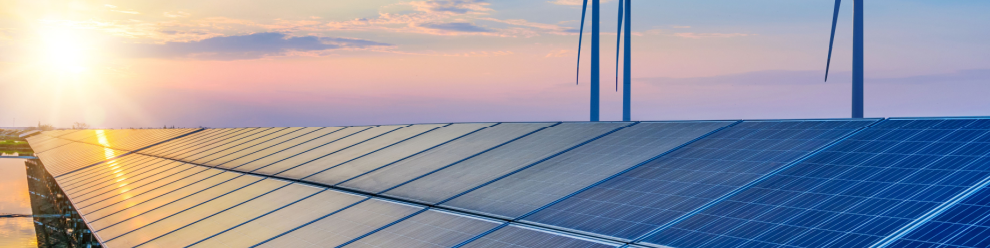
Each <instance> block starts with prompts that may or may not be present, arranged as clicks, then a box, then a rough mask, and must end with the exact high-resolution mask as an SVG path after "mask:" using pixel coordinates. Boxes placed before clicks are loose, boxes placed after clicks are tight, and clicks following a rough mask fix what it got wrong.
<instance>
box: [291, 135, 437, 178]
mask: <svg viewBox="0 0 990 248" xmlns="http://www.w3.org/2000/svg"><path fill="white" fill-rule="evenodd" d="M449 125H450V124H430V125H410V126H407V127H403V128H399V129H396V130H395V131H393V132H389V133H388V134H383V135H380V136H378V137H375V138H374V139H369V140H367V141H364V142H361V144H356V145H353V146H350V147H347V148H345V149H341V150H338V151H336V152H334V153H333V154H328V155H326V156H323V157H321V158H318V159H315V160H313V161H309V162H306V163H305V164H300V165H299V166H296V167H294V168H292V169H289V170H286V171H283V172H279V173H278V174H276V175H279V176H282V177H288V178H299V179H304V180H306V181H310V182H316V183H323V184H332V182H330V183H328V182H322V181H316V180H312V179H311V178H309V177H311V176H313V175H316V174H319V173H321V172H324V171H328V170H330V169H334V168H337V167H339V166H341V165H344V164H346V163H348V162H350V161H353V160H355V159H359V158H362V157H364V156H368V155H371V154H375V153H377V152H378V151H381V150H383V149H386V148H388V147H392V146H393V145H395V144H400V143H402V142H405V141H407V140H410V139H413V138H415V137H419V136H421V135H423V134H426V133H431V132H434V131H436V130H438V129H440V128H442V127H445V126H449Z"/></svg>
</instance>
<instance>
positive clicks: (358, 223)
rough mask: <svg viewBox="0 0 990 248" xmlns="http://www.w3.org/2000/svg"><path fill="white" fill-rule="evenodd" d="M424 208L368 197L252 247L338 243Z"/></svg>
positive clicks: (336, 244)
mask: <svg viewBox="0 0 990 248" xmlns="http://www.w3.org/2000/svg"><path fill="white" fill-rule="evenodd" d="M422 211H425V208H423V207H421V206H413V205H409V204H406V203H401V202H393V201H390V200H385V199H379V198H366V199H365V200H363V201H361V202H360V203H357V204H354V205H351V206H348V207H347V208H345V209H342V210H340V211H337V212H334V213H331V214H329V215H327V216H323V217H321V218H318V219H316V220H313V221H311V222H308V223H306V224H304V225H300V226H299V227H297V228H294V229H292V230H289V231H287V232H285V233H282V234H279V235H277V236H276V237H273V238H270V239H268V240H265V241H262V242H260V243H258V244H256V245H254V246H252V247H338V246H341V245H343V244H346V243H348V242H350V241H352V240H354V239H356V238H359V237H362V236H364V235H366V234H368V233H370V232H373V231H375V230H378V229H380V228H382V227H384V226H387V225H389V224H392V223H396V222H397V221H399V220H402V219H405V218H408V217H411V216H412V215H414V214H416V213H419V212H422Z"/></svg>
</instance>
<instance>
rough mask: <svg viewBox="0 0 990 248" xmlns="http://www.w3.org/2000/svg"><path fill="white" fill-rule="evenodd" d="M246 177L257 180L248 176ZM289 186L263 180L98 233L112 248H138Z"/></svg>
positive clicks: (168, 207) (160, 210)
mask: <svg viewBox="0 0 990 248" xmlns="http://www.w3.org/2000/svg"><path fill="white" fill-rule="evenodd" d="M242 177H253V176H250V175H245V176H242ZM288 185H289V183H288V182H284V181H279V180H261V181H258V182H256V183H253V184H251V185H248V186H246V187H243V188H240V189H238V190H235V191H233V192H229V193H227V194H224V195H222V196H220V197H217V198H214V199H209V200H208V201H205V202H198V203H197V204H195V205H194V206H192V207H186V206H185V205H184V204H169V205H166V206H164V207H161V208H158V209H155V210H152V211H149V212H146V213H144V214H141V215H138V216H135V217H134V218H130V219H128V220H126V221H124V222H121V223H117V224H115V225H113V226H110V227H107V228H104V229H102V230H97V231H96V234H97V235H99V236H100V237H101V239H102V240H103V242H104V243H105V244H106V246H108V247H115V246H121V247H123V246H127V247H133V246H137V245H140V244H143V243H145V242H148V241H152V240H154V239H155V238H158V237H160V236H162V235H166V234H168V233H170V232H172V231H174V230H177V229H179V228H181V227H183V226H186V225H190V224H193V223H195V222H196V221H199V220H201V219H203V218H207V217H209V216H211V215H214V214H216V213H219V212H221V211H224V210H226V209H229V208H233V207H237V206H239V205H241V204H243V203H245V202H248V201H251V200H253V199H257V198H259V197H261V196H266V195H269V193H271V192H272V191H276V190H278V189H281V188H283V187H285V186H288ZM275 195H279V194H275ZM287 196H289V197H298V198H302V197H305V196H299V195H294V194H288V195H287ZM298 198H297V199H298ZM186 199H193V197H190V198H186ZM280 200H282V201H283V202H277V203H282V205H286V204H288V203H289V202H292V201H294V200H290V201H286V200H284V199H280ZM272 203H276V202H272ZM280 206H281V205H280ZM168 247H175V246H168Z"/></svg>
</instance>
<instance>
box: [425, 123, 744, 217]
mask: <svg viewBox="0 0 990 248" xmlns="http://www.w3.org/2000/svg"><path fill="white" fill-rule="evenodd" d="M732 123H733V122H644V123H639V124H636V125H634V126H631V127H627V128H624V129H621V130H619V131H616V132H615V133H612V134H609V135H607V136H605V137H602V138H600V139H598V140H595V141H592V142H589V143H588V144H585V145H583V146H580V147H578V148H575V149H574V150H571V151H568V152H566V153H564V154H561V155H560V156H557V157H554V158H551V159H549V160H547V161H543V162H540V163H539V164H536V165H534V166H533V167H530V168H527V169H525V170H522V171H520V172H518V173H515V174H513V175H511V176H508V177H506V178H502V179H499V180H498V181H495V182H493V183H491V184H488V185H486V186H484V187H481V188H479V189H477V190H474V191H471V192H470V193H467V194H464V195H461V196H459V197H457V198H454V199H453V200H451V201H448V202H446V203H444V204H443V205H445V206H450V207H455V208H459V209H465V210H469V211H477V212H484V213H487V214H494V215H499V216H502V217H505V218H508V219H513V218H516V217H519V216H522V215H523V214H526V213H529V212H531V211H533V210H536V209H537V208H540V207H543V206H546V205H547V204H550V203H551V202H554V201H556V200H557V199H561V198H563V197H565V196H567V195H570V194H572V193H574V192H577V191H579V190H581V189H583V188H586V187H588V186H590V185H592V184H594V183H596V182H599V181H602V180H604V179H606V178H608V177H609V176H612V175H615V174H618V173H620V172H622V171H624V170H626V169H629V168H630V167H633V166H635V165H637V164H640V163H642V162H645V161H647V160H649V159H651V158H654V157H656V156H657V155H660V154H662V153H664V152H666V151H669V150H671V149H674V148H676V147H678V146H681V145H683V144H685V143H687V142H689V141H691V140H694V139H697V138H698V137H701V136H702V135H704V134H707V133H710V132H712V131H714V130H716V129H718V128H721V127H725V126H726V125H729V124H732Z"/></svg>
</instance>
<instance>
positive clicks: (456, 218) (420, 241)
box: [344, 210, 500, 248]
mask: <svg viewBox="0 0 990 248" xmlns="http://www.w3.org/2000/svg"><path fill="white" fill-rule="evenodd" d="M499 224H500V223H498V222H494V221H488V220H482V219H477V218H472V217H467V216H462V215H457V214H452V213H447V212H440V211H436V210H428V211H425V212H422V213H419V214H417V215H415V216H413V217H410V218H408V219H405V220H403V221H400V222H399V223H396V224H394V225H392V226H389V227H387V228H385V229H382V230H380V231H378V232H375V233H372V234H371V235H368V236H365V237H363V238H361V239H358V240H356V241H354V242H353V243H350V244H348V245H346V246H344V247H408V248H427V247H452V246H454V245H457V244H460V243H462V242H464V241H467V240H468V239H471V238H472V237H475V236H478V235H479V234H481V233H484V232H486V231H488V230H491V229H492V228H495V227H497V226H498V225H499Z"/></svg>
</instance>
